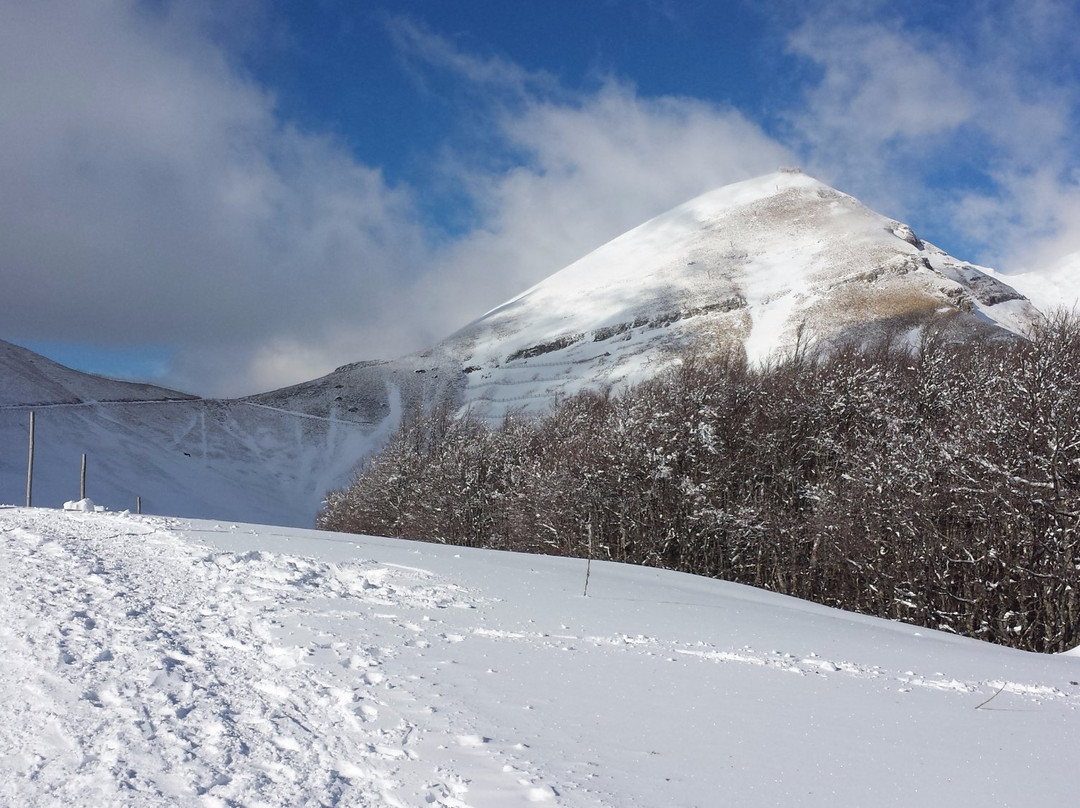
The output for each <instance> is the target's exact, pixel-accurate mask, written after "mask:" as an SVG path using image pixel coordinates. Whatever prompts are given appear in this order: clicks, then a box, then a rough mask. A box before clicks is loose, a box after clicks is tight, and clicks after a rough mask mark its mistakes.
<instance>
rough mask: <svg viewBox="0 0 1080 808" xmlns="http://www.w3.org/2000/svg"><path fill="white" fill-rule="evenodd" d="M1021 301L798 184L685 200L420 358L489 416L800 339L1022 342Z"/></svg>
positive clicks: (912, 239)
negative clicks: (932, 332) (999, 333)
mask: <svg viewBox="0 0 1080 808" xmlns="http://www.w3.org/2000/svg"><path fill="white" fill-rule="evenodd" d="M1037 316H1038V312H1037V311H1036V310H1035V309H1034V307H1032V306H1031V304H1030V303H1029V302H1028V301H1027V300H1025V299H1024V298H1023V297H1022V296H1021V295H1020V294H1019V293H1017V292H1016V291H1015V290H1013V289H1012V288H1010V287H1008V286H1006V285H1005V284H1004V283H1002V282H1001V281H999V280H996V279H994V278H992V277H990V276H988V275H987V274H985V273H984V272H983V271H982V268H980V267H976V266H973V265H971V264H967V263H965V262H963V261H960V260H958V259H956V258H953V257H952V256H949V255H948V254H946V253H944V252H943V251H942V250H940V249H938V248H936V247H934V246H933V245H932V244H928V243H924V242H922V241H920V240H919V239H918V237H917V236H916V235H915V234H914V233H913V232H912V231H911V229H910V228H909V227H908V226H907V225H904V224H901V223H899V222H896V221H893V220H891V219H887V218H885V217H883V216H881V215H879V214H877V213H874V212H873V211H871V210H869V209H867V208H865V207H864V206H863V205H861V204H860V203H859V202H858V200H856V199H853V198H852V197H850V196H847V195H846V194H842V193H840V192H839V191H836V190H834V189H832V188H830V187H829V186H827V185H825V184H823V183H821V182H819V181H817V180H815V179H813V178H811V177H808V176H806V175H804V174H801V173H797V172H777V173H775V174H769V175H766V176H764V177H759V178H757V179H754V180H748V181H746V182H741V183H737V184H735V185H730V186H726V187H724V188H720V189H719V190H716V191H713V192H711V193H708V194H705V195H703V196H701V197H698V198H697V199H694V200H691V201H690V202H687V203H686V204H684V205H680V206H679V207H677V208H675V209H673V210H671V211H669V212H668V213H665V214H663V215H661V216H658V217H656V218H655V219H653V220H651V221H649V222H646V223H645V224H643V225H641V226H640V227H637V228H635V229H633V230H631V231H629V232H628V233H626V234H624V235H622V236H620V237H619V238H617V239H615V240H614V241H611V242H609V243H608V244H606V245H604V246H603V247H600V248H599V249H597V250H595V251H594V252H592V253H590V254H589V255H587V256H585V257H584V258H582V259H581V260H579V261H577V262H575V263H574V264H571V265H570V266H569V267H567V268H566V269H564V270H562V271H561V272H558V273H556V274H554V275H552V276H551V277H549V278H547V279H546V280H544V281H542V282H541V283H539V284H537V285H536V286H534V287H533V288H532V289H529V290H528V291H526V292H524V293H522V294H521V295H519V296H518V297H516V298H514V299H512V300H510V301H508V302H507V303H505V304H503V305H501V306H499V307H498V308H496V309H494V310H492V311H490V312H488V313H487V314H486V315H484V316H483V317H482V318H480V319H479V320H477V321H476V322H474V323H473V324H471V325H469V326H467V327H466V328H464V329H462V330H461V331H459V332H458V333H457V334H455V335H453V336H452V337H450V338H449V339H447V340H445V341H444V342H442V343H440V344H439V345H438V346H436V348H435V350H434V351H432V352H431V355H432V356H434V357H436V358H437V359H439V360H440V363H441V364H444V367H443V369H444V370H446V369H447V367H446V365H451V364H452V363H454V362H457V363H458V364H460V366H461V368H462V369H463V370H464V372H465V384H464V388H465V392H464V395H463V399H462V404H463V406H466V407H468V408H469V409H470V411H471V412H473V414H475V415H480V416H487V417H491V418H496V419H497V418H501V417H502V415H503V414H504V413H505V412H506V411H507V410H508V409H514V408H523V409H526V410H532V411H539V410H542V409H543V408H544V407H545V406H547V404H548V403H549V402H550V401H551V400H552V399H553V398H554V397H556V396H559V395H566V394H572V393H574V392H576V391H577V390H579V389H581V388H582V387H586V386H596V385H603V384H616V385H618V384H620V383H622V382H624V381H636V380H640V379H643V378H645V377H647V376H649V375H652V374H654V373H656V372H657V371H658V370H659V369H661V368H663V367H664V366H665V365H667V364H668V363H670V362H671V361H672V360H673V359H674V358H676V357H677V356H679V355H680V354H684V353H685V352H686V351H688V350H696V351H702V352H706V353H708V352H713V351H717V350H723V349H725V348H731V347H741V348H743V349H745V350H746V352H747V354H748V356H749V358H750V359H751V360H752V361H765V360H767V359H768V358H769V357H770V356H772V355H775V354H776V353H777V352H783V351H786V350H790V349H791V348H793V347H794V346H795V345H796V344H797V343H798V342H799V341H802V342H804V343H805V342H806V341H810V340H816V341H828V340H831V339H834V338H836V337H837V336H867V335H870V334H874V333H880V332H882V331H886V330H891V331H898V332H899V333H900V334H905V333H908V332H909V331H912V330H913V329H917V328H919V327H921V326H925V325H926V324H927V323H929V322H938V323H940V322H943V321H945V320H948V321H951V322H953V323H954V324H956V325H957V326H959V327H960V328H961V329H962V330H964V331H967V332H969V333H971V332H976V331H980V330H984V331H985V330H988V329H987V326H992V327H997V328H999V329H1005V330H1007V331H1011V332H1015V333H1022V332H1023V331H1025V330H1026V329H1027V328H1028V327H1029V326H1030V325H1031V323H1032V322H1033V320H1034V319H1035V318H1037Z"/></svg>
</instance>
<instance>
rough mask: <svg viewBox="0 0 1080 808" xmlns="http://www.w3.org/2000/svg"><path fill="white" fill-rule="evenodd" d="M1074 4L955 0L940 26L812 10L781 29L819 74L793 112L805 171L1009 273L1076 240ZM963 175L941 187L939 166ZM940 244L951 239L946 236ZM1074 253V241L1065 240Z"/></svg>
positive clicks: (1078, 19)
mask: <svg viewBox="0 0 1080 808" xmlns="http://www.w3.org/2000/svg"><path fill="white" fill-rule="evenodd" d="M1074 5H1075V4H1070V3H1063V2H1054V0H1039V2H1032V3H1024V4H1014V3H1004V2H981V3H975V4H972V5H971V6H965V7H964V8H962V9H961V8H958V9H957V10H956V13H955V15H954V16H953V17H952V19H953V20H954V22H953V23H952V25H951V26H949V27H941V28H937V29H931V28H928V27H926V26H917V25H914V24H908V23H905V22H904V21H902V20H900V19H896V20H893V21H891V22H882V21H881V11H882V9H881V7H874V9H873V11H874V19H870V18H869V16H868V15H866V14H860V13H858V11H857V10H855V9H854V7H848V8H847V12H846V14H845V15H844V16H840V15H837V14H831V13H829V12H828V11H825V12H820V13H818V14H817V15H816V16H813V17H811V18H809V19H808V20H806V21H805V22H804V23H802V24H801V25H800V26H799V27H798V28H797V29H796V30H795V31H794V32H793V34H792V36H791V38H790V47H791V49H792V52H793V53H796V54H798V55H801V56H803V57H805V58H807V59H809V60H810V61H811V62H813V63H814V64H816V66H817V67H818V69H820V71H821V80H820V82H819V83H817V84H816V85H813V86H812V87H811V88H810V89H809V90H808V92H807V94H806V103H805V106H803V107H802V108H801V109H799V110H797V111H796V112H794V113H792V115H791V121H792V123H793V126H794V128H795V131H796V132H797V133H798V136H799V138H800V139H801V140H802V143H803V148H804V149H805V150H806V152H807V154H808V155H809V157H808V162H809V164H810V166H811V169H812V170H815V171H817V172H818V173H820V174H821V175H823V176H824V178H825V179H828V180H830V181H833V182H834V183H836V184H838V185H840V186H841V187H843V188H844V189H845V190H848V191H849V192H852V193H855V194H856V195H858V196H859V197H860V198H862V199H863V200H864V201H866V202H867V203H868V204H871V205H872V206H875V207H878V208H881V209H883V211H884V212H888V213H890V214H891V215H895V216H909V215H911V214H912V213H915V212H918V213H920V214H921V215H922V217H923V218H924V220H930V221H933V220H937V221H938V223H939V226H940V229H942V230H947V229H948V228H949V227H950V226H951V227H952V228H953V230H954V231H955V234H956V235H957V238H958V239H960V240H963V241H966V242H968V243H978V244H980V245H981V248H982V250H981V254H980V255H978V256H965V257H971V258H978V259H980V260H983V261H990V262H995V263H998V262H1000V265H1001V266H1002V267H1003V268H1015V269H1019V268H1021V267H1022V266H1024V265H1025V262H1028V261H1030V260H1032V259H1033V256H1035V255H1038V256H1041V257H1042V258H1040V259H1039V260H1043V259H1044V258H1046V257H1047V256H1050V257H1052V254H1053V253H1054V252H1055V251H1056V250H1064V249H1065V247H1066V246H1067V245H1068V244H1071V243H1073V242H1074V241H1075V242H1077V247H1080V239H1077V238H1074V237H1073V236H1072V235H1070V232H1071V231H1073V230H1076V231H1078V232H1077V233H1076V235H1077V236H1080V226H1075V227H1074V226H1073V225H1072V224H1071V221H1073V219H1072V217H1071V213H1072V211H1073V210H1075V205H1074V204H1073V202H1072V200H1073V199H1074V198H1075V197H1076V195H1077V185H1076V176H1075V175H1074V174H1073V173H1071V172H1070V167H1071V166H1075V165H1076V161H1077V158H1078V156H1080V152H1078V149H1077V144H1076V142H1075V140H1074V139H1073V138H1072V136H1071V133H1072V128H1073V127H1072V122H1073V121H1074V120H1075V119H1076V116H1077V113H1078V111H1080V107H1078V99H1077V96H1076V90H1075V85H1074V84H1073V83H1072V82H1073V80H1074V79H1075V77H1074V76H1071V75H1070V74H1069V70H1068V68H1064V69H1062V65H1063V64H1064V65H1068V64H1075V57H1076V55H1077V45H1076V43H1075V41H1074V37H1072V36H1071V34H1066V33H1065V32H1068V31H1075V30H1076V27H1077V25H1078V24H1080V13H1078V10H1077V9H1076V8H1075V7H1074ZM950 173H951V174H954V175H958V176H964V175H966V176H967V179H966V180H964V179H960V180H957V181H955V182H956V183H957V184H955V185H953V186H952V187H949V184H948V181H946V184H945V186H944V187H941V186H940V185H939V183H940V182H941V180H940V175H942V174H945V175H948V174H950ZM946 246H947V245H946ZM1073 249H1076V247H1074V248H1073Z"/></svg>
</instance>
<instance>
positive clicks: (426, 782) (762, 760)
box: [0, 508, 1080, 808]
mask: <svg viewBox="0 0 1080 808" xmlns="http://www.w3.org/2000/svg"><path fill="white" fill-rule="evenodd" d="M583 579H584V569H583V564H582V562H581V561H580V560H578V559H562V558H550V557H536V556H526V555H520V554H514V553H496V552H491V551H479V550H468V549H465V548H457V547H447V546H441V545H429V544H417V543H412V542H403V541H396V540H392V539H378V538H372V537H360V536H346V535H341V534H330V533H319V532H316V531H305V530H296V529H287V528H275V527H257V526H250V525H231V524H216V523H208V522H189V521H186V520H177V519H163V518H159V517H145V516H144V517H133V516H130V515H123V514H121V515H116V514H107V513H79V512H66V513H65V512H58V511H48V510H40V509H30V510H28V509H16V508H7V509H0V608H2V609H3V613H4V615H5V618H6V619H5V620H4V621H3V622H2V623H0V688H2V689H3V692H4V693H5V698H4V699H3V700H2V701H0V803H3V804H12V805H16V804H19V805H22V804H25V805H42V806H50V805H61V804H63V805H71V804H95V805H140V806H141V805H193V806H225V805H245V806H247V805H251V806H286V805H343V806H346V805H348V806H352V805H359V806H384V805H388V806H422V805H435V806H439V805H441V806H455V807H456V808H463V807H464V806H471V807H473V808H485V806H513V805H531V804H535V803H541V804H550V805H562V806H612V808H615V807H617V808H633V807H634V806H640V807H641V808H645V806H657V805H665V806H667V805H671V806H712V805H719V804H733V805H734V804H737V805H749V806H775V805H785V804H795V805H810V806H815V805H821V806H825V805H829V806H835V805H868V804H873V805H883V806H892V805H895V806H902V805H903V806H908V805H911V804H912V803H916V802H917V803H918V804H921V805H926V806H938V805H940V806H987V805H1030V804H1043V803H1052V804H1069V803H1070V802H1071V799H1072V796H1073V794H1074V793H1075V785H1074V784H1073V783H1072V781H1071V771H1072V769H1071V765H1070V763H1071V760H1072V758H1073V756H1074V750H1075V748H1076V746H1077V743H1078V742H1080V711H1078V707H1080V685H1077V684H1076V683H1077V682H1078V681H1080V658H1078V657H1075V656H1070V655H1061V656H1056V657H1053V656H1039V655H1034V654H1025V653H1022V652H1018V651H1012V650H1009V649H1004V648H999V647H994V646H990V645H987V644H984V643H979V642H976V641H973V640H967V639H963V638H958V637H953V636H950V635H944V634H940V633H938V632H932V631H926V630H920V629H915V628H912V627H910V626H903V625H899V624H895V623H888V622H885V621H881V620H877V619H874V618H868V617H861V616H858V615H851V614H847V613H844V612H839V611H836V610H832V609H826V608H823V607H819V606H815V605H812V604H807V603H803V602H800V601H795V600H793V599H790V598H784V597H780V596H777V595H774V594H771V593H767V592H761V591H757V590H753V589H749V588H747V587H741V586H736V585H731V584H725V583H722V582H717V581H712V580H707V579H702V578H696V577H694V576H689V575H681V574H675V573H668V572H664V571H661V570H653V569H644V568H636V567H626V566H621V565H614V564H608V563H603V562H594V563H593V565H592V576H591V581H590V589H589V596H588V597H587V598H586V597H583V596H582V584H583ZM999 690H1000V691H1001V692H1000V693H999V694H998V695H997V696H996V697H994V698H993V699H992V700H991V701H989V702H987V699H990V697H991V696H994V694H995V693H996V692H997V691H999ZM984 702H985V704H983V703H984ZM980 704H983V706H982V707H981V708H980V707H979V705H980ZM977 708H978V709H977Z"/></svg>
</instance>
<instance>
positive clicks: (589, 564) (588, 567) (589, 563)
mask: <svg viewBox="0 0 1080 808" xmlns="http://www.w3.org/2000/svg"><path fill="white" fill-rule="evenodd" d="M588 529H589V558H588V560H587V561H586V562H585V591H584V592H583V593H582V597H585V598H587V597H589V573H590V572H591V571H592V519H590V520H589V526H588Z"/></svg>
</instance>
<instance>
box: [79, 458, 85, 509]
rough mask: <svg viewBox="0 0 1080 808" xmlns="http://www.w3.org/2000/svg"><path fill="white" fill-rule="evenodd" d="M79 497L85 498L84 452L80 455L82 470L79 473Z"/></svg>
mask: <svg viewBox="0 0 1080 808" xmlns="http://www.w3.org/2000/svg"><path fill="white" fill-rule="evenodd" d="M79 499H86V453H85V452H84V453H83V456H82V471H81V472H80V473H79Z"/></svg>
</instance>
